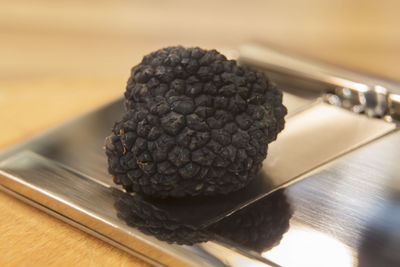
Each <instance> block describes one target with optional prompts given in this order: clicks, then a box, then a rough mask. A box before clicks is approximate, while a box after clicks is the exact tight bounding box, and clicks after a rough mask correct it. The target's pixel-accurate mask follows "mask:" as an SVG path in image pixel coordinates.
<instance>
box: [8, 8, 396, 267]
mask: <svg viewBox="0 0 400 267" xmlns="http://www.w3.org/2000/svg"><path fill="white" fill-rule="evenodd" d="M399 10H400V1H397V0H391V1H372V0H358V1H347V0H329V1H320V0H306V1H297V0H293V1H288V0H280V1H261V0H259V1H228V0H224V1H212V0H205V1H204V0H203V1H184V0H169V1H161V0H156V1H126V0H114V1H104V0H101V1H94V0H92V1H77V0H68V1H67V0H58V1H50V0H38V1H34V2H33V1H29V0H25V1H12V0H9V1H4V0H0V125H1V129H2V131H0V149H3V148H6V147H8V146H11V145H13V144H16V143H18V142H20V141H22V140H25V139H27V138H29V137H31V136H33V135H34V134H36V133H39V132H40V131H42V130H45V129H47V128H49V127H51V126H54V125H56V124H59V123H62V122H63V121H65V120H67V119H70V118H73V117H75V116H77V115H79V114H82V113H84V112H87V111H89V110H91V109H93V108H95V107H98V106H101V105H103V104H105V103H107V102H110V101H111V100H113V99H115V98H117V97H120V96H121V95H122V93H123V91H124V85H125V81H126V79H127V78H128V75H129V70H130V67H132V66H133V65H135V64H137V63H138V62H139V61H140V60H141V58H142V56H143V55H144V54H147V53H148V52H150V51H152V50H155V49H158V48H161V47H164V46H168V45H176V44H182V45H185V46H194V45H196V46H201V47H204V48H224V47H228V48H229V47H237V46H239V45H240V44H243V43H246V42H260V43H265V44H268V45H270V46H273V47H280V48H283V49H286V50H288V51H292V52H297V53H300V54H302V55H306V56H310V57H313V58H316V59H321V60H324V61H328V62H331V63H335V64H338V65H342V66H346V67H350V68H355V69H359V70H362V71H365V72H370V73H374V74H377V75H381V76H384V77H387V78H391V79H395V80H400V66H399V65H400V64H399V63H400V27H399V26H398V25H400V17H399V16H398V11H399ZM0 225H1V226H0V265H1V266H21V265H23V266H47V265H56V266H64V265H65V266H71V265H75V266H98V265H99V266H114V265H115V266H125V265H126V266H146V264H145V263H143V262H141V261H140V260H138V259H136V258H134V257H132V256H130V255H128V254H127V253H125V252H122V251H120V250H118V249H116V248H114V247H112V246H110V245H108V244H106V243H104V242H102V241H100V240H98V239H96V238H94V237H91V236H89V235H87V234H85V233H83V232H82V231H80V230H77V229H75V228H73V227H71V226H69V225H67V224H65V223H63V222H61V221H59V220H57V219H55V218H53V217H51V216H48V215H46V214H44V213H43V212H41V211H38V210H36V209H35V208H32V207H30V206H28V205H26V204H24V203H22V202H20V201H18V200H16V199H14V198H12V197H10V196H8V195H6V194H3V193H0Z"/></svg>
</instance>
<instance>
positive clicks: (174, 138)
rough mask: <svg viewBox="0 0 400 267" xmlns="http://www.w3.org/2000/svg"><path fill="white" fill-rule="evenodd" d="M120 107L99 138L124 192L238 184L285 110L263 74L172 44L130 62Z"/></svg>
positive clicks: (209, 189)
mask: <svg viewBox="0 0 400 267" xmlns="http://www.w3.org/2000/svg"><path fill="white" fill-rule="evenodd" d="M125 108H126V110H127V112H126V113H125V114H124V116H123V118H122V120H121V121H119V122H117V123H116V124H115V125H114V128H113V133H112V134H111V136H109V137H107V138H106V154H107V156H108V163H109V172H110V173H111V174H112V175H113V177H114V182H115V183H117V184H121V185H122V186H123V187H124V188H125V189H126V190H127V191H128V192H132V191H134V192H138V193H142V194H146V195H151V196H153V197H183V196H195V195H217V194H226V193H229V192H232V191H236V190H238V189H240V188H242V187H244V186H246V185H247V184H248V183H249V182H250V180H251V179H252V178H254V176H255V174H256V173H257V172H258V171H259V169H260V168H261V163H262V161H263V160H264V159H265V157H266V155H267V146H268V144H269V143H270V142H272V141H273V140H275V139H276V137H277V134H278V133H279V132H280V131H281V130H282V129H283V127H284V116H285V115H286V112H287V111H286V108H285V107H284V106H283V105H282V93H281V92H280V91H279V90H278V89H277V88H276V87H275V86H274V85H273V84H272V83H270V82H269V81H268V79H267V78H266V76H265V75H264V73H262V72H260V71H257V70H253V69H251V68H248V67H245V66H238V65H237V64H236V62H235V61H234V60H227V59H226V57H225V56H223V55H221V54H220V53H218V52H217V51H216V50H210V51H207V50H202V49H200V48H188V49H186V48H183V47H180V46H178V47H169V48H165V49H161V50H158V51H156V52H154V53H151V54H149V55H147V56H145V57H144V58H143V61H142V62H141V63H140V64H139V65H137V66H135V67H134V68H132V72H131V77H130V78H129V80H128V84H127V87H126V92H125Z"/></svg>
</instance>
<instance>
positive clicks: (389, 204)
mask: <svg viewBox="0 0 400 267" xmlns="http://www.w3.org/2000/svg"><path fill="white" fill-rule="evenodd" d="M266 51H267V52H266ZM268 51H269V50H268V49H267V50H265V49H264V50H263V49H261V48H260V47H258V48H257V47H254V46H247V48H242V49H239V52H240V54H239V59H240V60H241V62H244V63H251V64H252V65H257V66H260V67H263V68H265V67H266V69H267V72H268V73H269V74H270V75H271V77H272V78H273V80H274V81H275V82H276V83H277V84H278V86H279V87H281V88H283V89H284V90H285V93H284V102H285V104H286V105H287V107H288V110H289V113H288V116H287V120H286V127H285V130H284V131H283V132H282V133H281V134H280V135H279V136H278V140H277V141H276V142H274V143H272V144H271V145H270V147H269V151H268V158H267V160H266V161H265V162H264V164H263V169H262V171H261V172H260V174H259V176H258V177H257V178H256V179H255V180H254V181H253V182H251V183H250V184H249V186H248V187H246V188H244V189H242V190H240V191H238V192H235V193H233V194H229V195H227V196H220V197H213V198H193V199H191V200H185V201H181V200H168V201H166V200H162V201H160V200H151V199H148V198H143V197H141V196H138V195H126V193H124V192H123V191H122V190H121V189H120V188H118V187H116V186H114V185H113V183H112V179H111V178H110V176H109V174H108V173H107V162H106V157H105V155H104V151H103V149H102V147H103V143H104V138H105V136H107V135H108V134H109V132H110V127H111V125H112V124H113V122H114V121H115V119H116V118H119V116H120V114H121V112H122V106H123V105H122V104H121V102H120V101H117V102H115V103H112V104H110V105H108V106H105V107H103V108H101V109H99V110H96V111H94V112H92V113H90V114H88V115H85V116H83V117H81V118H78V119H76V120H74V121H71V122H68V123H66V124H64V125H61V126H59V127H57V128H55V129H53V130H51V131H48V132H46V133H44V134H41V135H40V136H38V137H36V138H34V139H32V140H29V141H27V142H25V143H23V144H21V145H19V146H17V147H14V148H11V149H9V150H7V151H4V152H2V153H1V154H0V189H2V190H4V191H6V192H8V193H10V194H12V195H14V196H16V197H18V198H20V199H22V200H24V201H26V202H28V203H30V204H31V205H34V206H36V207H38V208H40V209H42V210H44V211H46V212H49V213H51V214H53V215H54V216H57V217H58V218H60V219H62V220H65V221H67V222H69V223H71V224H72V225H74V226H76V227H78V228H80V229H82V230H84V231H87V232H89V233H91V234H93V235H95V236H97V237H99V238H101V239H103V240H105V241H107V242H110V243H111V244H113V245H115V246H118V247H120V248H121V249H124V250H126V251H128V252H130V253H132V254H134V255H136V256H138V257H141V258H142V259H144V260H146V261H148V262H151V263H152V264H155V265H172V266H175V265H190V266H226V265H229V266H250V265H251V266H258V265H260V266H280V265H281V266H357V265H359V266H371V265H368V263H371V262H373V263H374V264H375V265H373V266H395V264H398V263H399V260H398V256H397V254H398V253H394V252H393V251H395V250H396V248H398V247H399V246H398V244H399V240H400V238H399V235H400V234H399V229H400V225H399V221H400V219H399V212H400V208H399V199H400V197H399V191H400V188H399V186H398V185H399V184H400V180H399V177H398V176H397V173H399V167H398V166H397V165H396V160H395V159H397V158H398V157H399V155H398V154H399V152H398V151H400V133H399V132H398V131H397V122H396V121H397V120H398V119H399V117H400V111H399V110H400V109H399V108H398V106H400V105H399V104H398V103H400V101H399V98H398V97H397V96H398V95H397V92H398V88H399V87H398V85H396V84H395V83H391V82H387V81H384V80H379V79H376V78H370V77H366V76H364V75H358V74H354V73H352V72H349V71H343V70H341V69H337V68H332V67H329V68H325V67H323V66H320V65H313V64H311V63H309V62H306V61H301V60H299V59H295V58H291V57H288V56H285V55H282V54H278V53H276V52H274V53H270V52H268ZM265 60H269V61H268V62H267V63H266V61H265ZM377 81H379V84H378V82H377ZM371 117H373V118H371ZM281 187H286V190H285V196H283V195H282V194H281V192H282V191H280V190H278V189H279V188H281ZM277 190H278V191H277ZM274 192H275V193H274ZM277 196H280V197H277ZM252 203H253V204H252ZM285 203H286V204H285ZM292 211H293V214H292ZM292 215H293V216H292ZM153 217H154V218H155V220H153V219H154V218H153ZM382 217H384V218H385V219H384V220H381V219H380V218H382ZM247 220H250V221H247ZM252 223H255V225H258V226H260V227H259V228H258V230H257V231H254V229H255V228H257V227H250V228H249V227H248V228H246V227H244V228H243V227H241V226H246V225H247V226H248V225H252ZM230 226H232V227H233V226H235V228H232V229H230V228H229V227H230ZM146 227H147V229H146ZM149 227H150V228H149ZM178 229H183V234H180V232H179V231H178ZM287 230H288V231H287ZM160 232H161V233H163V235H162V236H161V238H160V236H159V237H157V233H160ZM145 233H146V234H145ZM199 233H200V234H201V235H200V236H199V235H198V234H199ZM149 234H153V235H155V237H154V236H151V235H149ZM175 237H184V238H186V239H185V240H183V241H178V240H177V239H175V240H173V239H174V238H175ZM189 237H192V238H198V239H197V241H207V240H210V241H208V242H202V243H198V244H194V245H193V246H188V245H177V244H169V243H166V242H163V241H160V240H159V239H161V240H166V241H169V242H175V243H182V244H187V243H188V242H186V241H187V238H189ZM157 238H158V239H157ZM371 240H373V241H371ZM194 241H196V240H194ZM194 241H193V242H194ZM267 241H268V242H267ZM193 242H189V243H193ZM255 244H260V246H255ZM138 248H140V249H141V250H140V251H138ZM388 263H390V264H389V265H388ZM393 263H394V264H393Z"/></svg>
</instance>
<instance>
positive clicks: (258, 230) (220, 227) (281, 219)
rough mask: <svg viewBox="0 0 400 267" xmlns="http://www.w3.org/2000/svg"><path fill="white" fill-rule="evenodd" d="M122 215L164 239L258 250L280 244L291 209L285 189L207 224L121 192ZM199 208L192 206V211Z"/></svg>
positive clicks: (119, 200)
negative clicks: (187, 219) (195, 223)
mask: <svg viewBox="0 0 400 267" xmlns="http://www.w3.org/2000/svg"><path fill="white" fill-rule="evenodd" d="M115 207H116V209H117V211H118V217H119V218H121V219H123V220H124V221H125V222H126V223H127V224H128V225H129V226H133V227H136V228H138V229H139V230H140V231H141V232H143V233H145V234H148V235H152V236H155V237H156V238H157V239H159V240H161V241H166V242H168V243H176V244H180V245H193V244H195V243H201V242H206V241H209V240H218V241H222V242H224V240H228V241H230V242H233V243H235V244H237V245H239V246H242V247H244V248H247V249H251V250H254V251H257V252H261V251H265V250H268V249H270V248H272V247H274V246H276V245H278V244H279V242H280V240H281V239H282V236H283V234H284V233H285V232H286V231H287V229H288V227H289V220H290V218H291V215H292V213H291V209H290V206H289V203H288V202H287V199H286V196H285V194H284V190H279V191H276V192H274V193H272V194H271V195H270V196H268V197H265V198H263V199H261V200H258V201H256V202H255V203H253V204H251V205H249V206H248V207H246V208H244V209H241V210H239V211H237V212H236V213H234V214H232V215H231V216H228V217H226V218H224V219H222V220H221V221H219V222H217V223H215V224H213V225H211V226H208V227H206V228H196V227H194V226H191V225H187V224H184V223H181V222H180V221H179V220H177V219H176V218H174V216H173V215H172V214H170V213H167V212H166V211H164V210H162V209H159V208H158V207H156V206H155V205H154V204H152V203H150V202H149V201H146V200H144V199H142V198H140V197H137V196H134V195H130V194H126V193H125V194H118V197H117V199H116V203H115ZM192 212H195V211H193V210H188V213H192Z"/></svg>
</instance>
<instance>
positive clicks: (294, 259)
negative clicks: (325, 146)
mask: <svg viewBox="0 0 400 267" xmlns="http://www.w3.org/2000/svg"><path fill="white" fill-rule="evenodd" d="M399 157H400V133H399V132H396V133H393V134H390V135H388V136H385V137H384V138H382V139H380V140H377V141H375V142H373V143H371V144H369V145H368V146H365V147H363V148H360V149H359V150H357V151H354V152H352V153H350V154H348V155H346V156H344V157H342V158H340V159H337V160H335V161H334V162H332V163H330V164H328V165H326V166H323V167H321V168H319V169H318V170H315V171H314V172H313V173H312V174H309V175H307V176H308V177H307V178H306V179H303V180H302V181H300V182H298V183H296V184H293V185H291V186H289V187H288V188H287V190H286V193H287V196H288V198H289V199H290V204H291V206H292V208H293V209H294V214H293V217H292V220H291V222H290V229H289V231H288V232H287V233H286V234H285V236H284V238H283V239H282V241H281V243H280V245H279V246H278V247H275V248H274V249H272V250H271V251H268V252H264V253H263V256H264V257H266V258H268V259H271V260H273V261H275V262H276V263H278V264H280V265H283V266H399V265H400V258H399V254H398V252H399V248H400V246H399V245H400V202H399V199H400V191H399V190H398V189H399V184H400V176H399V175H398V174H399V173H400V165H399V164H398V162H397V160H398V159H399ZM371 259H373V261H371ZM371 263H373V264H371ZM389 263H392V264H389Z"/></svg>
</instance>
